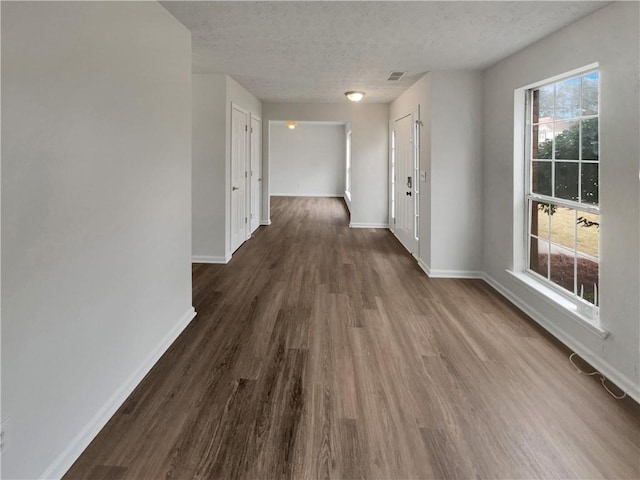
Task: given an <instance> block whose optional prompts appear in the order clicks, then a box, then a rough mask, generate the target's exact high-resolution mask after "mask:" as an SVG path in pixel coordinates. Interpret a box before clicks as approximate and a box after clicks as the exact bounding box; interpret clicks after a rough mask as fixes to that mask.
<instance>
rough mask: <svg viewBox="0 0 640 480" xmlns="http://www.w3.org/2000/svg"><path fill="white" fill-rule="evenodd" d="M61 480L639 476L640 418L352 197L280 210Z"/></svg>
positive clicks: (222, 268)
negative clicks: (432, 264)
mask: <svg viewBox="0 0 640 480" xmlns="http://www.w3.org/2000/svg"><path fill="white" fill-rule="evenodd" d="M272 222H273V223H272V225H271V226H269V227H260V229H259V230H258V231H257V232H256V234H255V236H254V238H252V239H251V240H249V241H248V242H247V243H246V244H245V245H244V246H243V247H241V248H240V250H238V251H237V252H236V253H235V254H234V256H233V259H232V260H231V262H230V263H229V264H228V265H194V268H193V298H194V300H193V301H194V306H195V307H196V310H197V312H198V315H197V317H196V318H195V319H194V320H193V322H192V323H191V324H190V325H189V327H188V328H187V329H186V330H185V331H184V333H183V334H182V335H181V336H180V337H179V338H178V340H177V341H176V342H175V343H174V345H173V346H172V347H171V348H170V349H169V351H168V352H167V353H166V354H165V355H164V356H163V357H162V359H161V360H160V361H159V362H158V364H157V365H156V366H155V367H154V368H153V370H152V371H151V372H150V373H149V375H148V376H147V377H146V378H145V379H144V381H143V382H142V383H141V384H140V386H139V387H138V388H137V389H136V390H135V392H134V393H133V394H132V395H131V397H130V398H129V399H128V400H127V401H126V402H125V404H124V405H123V406H122V408H120V410H119V411H118V412H117V413H116V414H115V415H114V417H113V418H112V419H111V420H110V422H109V423H108V424H107V426H106V427H105V428H104V429H103V431H102V432H101V433H100V434H99V435H98V437H97V438H96V439H95V440H94V441H93V443H91V445H90V446H89V447H88V448H87V450H86V451H85V452H84V453H83V455H82V456H81V457H80V459H79V460H78V461H77V462H76V463H75V465H74V466H73V467H72V468H71V469H70V471H69V472H68V473H67V475H66V476H65V478H66V479H92V480H97V479H136V480H138V479H161V478H164V479H192V478H193V479H285V478H292V479H315V478H322V479H325V478H327V479H330V478H332V479H395V478H399V479H428V478H438V479H467V478H482V479H507V478H509V479H515V478H518V479H525V478H526V479H529V478H545V479H556V478H581V479H587V478H589V479H591V478H609V479H614V478H615V479H618V478H635V479H637V478H640V465H639V462H640V409H639V407H638V405H637V404H635V403H634V402H633V401H631V400H629V399H627V400H625V401H622V402H620V401H616V400H614V399H613V398H612V397H610V396H609V395H608V394H607V393H606V392H605V391H604V390H603V389H602V387H601V386H600V384H599V382H597V381H596V380H594V379H592V378H588V377H583V376H580V375H578V374H576V373H575V371H574V370H573V368H572V367H571V366H570V365H569V363H568V361H567V355H568V353H569V352H568V351H567V350H566V349H565V348H564V347H562V346H561V345H559V344H558V343H557V342H556V341H554V340H553V339H551V338H550V337H549V335H547V334H546V333H545V332H543V331H542V330H541V329H540V328H539V327H537V326H536V325H535V324H534V323H533V322H532V321H531V320H530V319H528V318H527V317H526V316H525V315H523V314H522V313H520V312H519V311H518V310H516V309H515V308H514V307H513V306H512V305H511V304H509V303H508V302H507V301H506V300H504V299H503V298H502V297H500V296H499V295H498V294H497V293H496V292H495V291H494V290H492V289H491V287H489V286H488V285H487V284H485V283H484V282H482V281H480V280H446V279H433V280H431V279H429V278H427V277H426V276H425V275H424V273H422V271H421V270H420V269H419V268H418V267H417V266H416V263H415V261H414V260H413V259H412V258H411V256H410V255H408V254H407V253H406V252H405V251H404V250H403V248H402V247H401V246H400V244H399V243H398V241H397V240H396V239H395V237H393V235H392V234H391V233H390V232H388V231H386V230H373V229H349V228H348V221H347V212H346V208H345V206H344V204H343V203H342V200H339V199H330V198H278V197H276V198H273V199H272Z"/></svg>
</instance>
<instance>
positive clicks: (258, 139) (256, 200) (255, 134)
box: [249, 116, 262, 233]
mask: <svg viewBox="0 0 640 480" xmlns="http://www.w3.org/2000/svg"><path fill="white" fill-rule="evenodd" d="M249 178H250V179H251V215H250V220H251V222H250V224H251V225H250V227H251V228H250V230H251V233H253V232H255V231H256V229H257V228H258V227H259V226H260V210H261V208H262V189H261V188H260V187H261V186H262V122H260V120H258V119H257V118H256V117H254V116H252V117H251V171H250V172H249Z"/></svg>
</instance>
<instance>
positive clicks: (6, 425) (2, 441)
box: [0, 418, 11, 454]
mask: <svg viewBox="0 0 640 480" xmlns="http://www.w3.org/2000/svg"><path fill="white" fill-rule="evenodd" d="M10 446H11V419H9V418H7V419H6V420H5V421H4V422H2V424H0V452H1V453H3V454H4V452H6V451H7V448H9V447H10Z"/></svg>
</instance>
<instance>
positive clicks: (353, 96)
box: [344, 91, 364, 102]
mask: <svg viewBox="0 0 640 480" xmlns="http://www.w3.org/2000/svg"><path fill="white" fill-rule="evenodd" d="M344 94H345V95H346V96H347V98H348V99H349V100H351V101H352V102H359V101H360V100H362V98H363V97H364V92H358V91H350V92H344Z"/></svg>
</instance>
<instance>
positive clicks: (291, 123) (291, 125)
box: [287, 122, 297, 130]
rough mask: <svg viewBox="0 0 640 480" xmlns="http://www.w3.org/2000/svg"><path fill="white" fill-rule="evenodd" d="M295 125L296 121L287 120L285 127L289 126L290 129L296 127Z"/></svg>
mask: <svg viewBox="0 0 640 480" xmlns="http://www.w3.org/2000/svg"><path fill="white" fill-rule="evenodd" d="M296 125H297V123H296V122H287V128H290V129H291V130H293V129H294V128H296Z"/></svg>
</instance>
